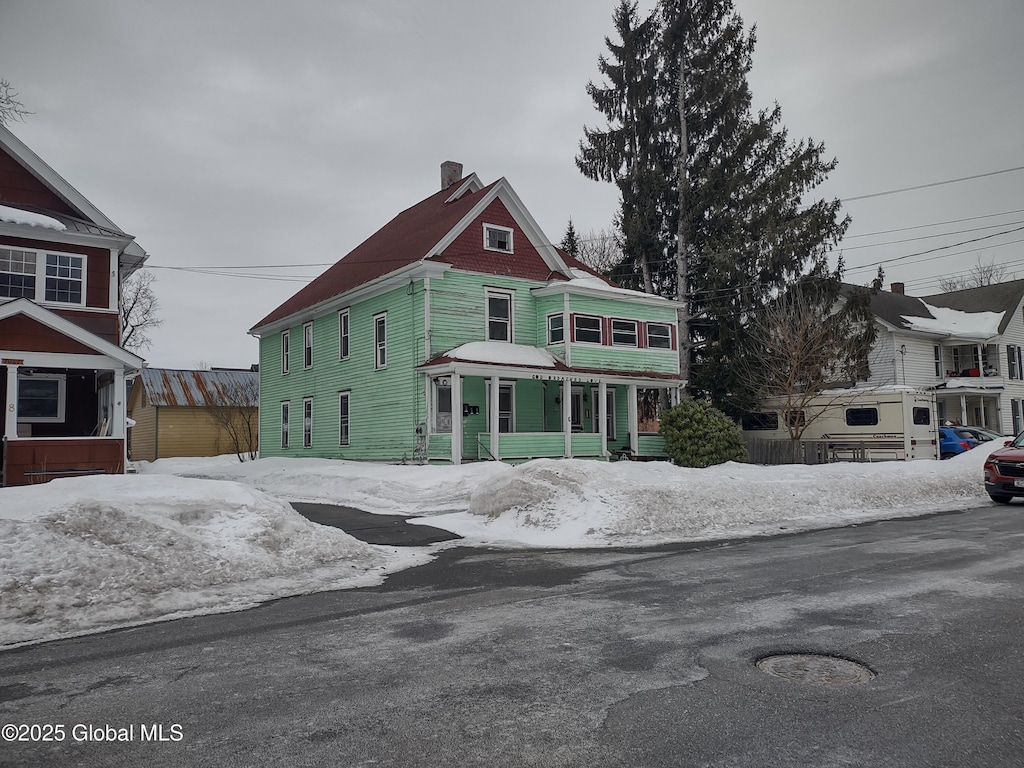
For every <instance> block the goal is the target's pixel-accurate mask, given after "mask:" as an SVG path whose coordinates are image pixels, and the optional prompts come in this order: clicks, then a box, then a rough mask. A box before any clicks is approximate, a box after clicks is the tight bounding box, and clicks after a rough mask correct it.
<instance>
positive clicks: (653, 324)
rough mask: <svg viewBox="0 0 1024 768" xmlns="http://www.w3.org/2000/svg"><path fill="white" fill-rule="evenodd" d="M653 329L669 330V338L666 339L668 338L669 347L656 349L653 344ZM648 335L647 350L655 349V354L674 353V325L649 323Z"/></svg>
mask: <svg viewBox="0 0 1024 768" xmlns="http://www.w3.org/2000/svg"><path fill="white" fill-rule="evenodd" d="M652 327H659V328H667V329H668V336H667V337H666V338H668V346H667V347H656V346H654V345H652V344H651V328H652ZM646 334H647V348H648V349H653V350H654V351H655V352H672V351H673V350H672V324H671V323H651V322H649V323H647V329H646ZM659 338H662V337H659Z"/></svg>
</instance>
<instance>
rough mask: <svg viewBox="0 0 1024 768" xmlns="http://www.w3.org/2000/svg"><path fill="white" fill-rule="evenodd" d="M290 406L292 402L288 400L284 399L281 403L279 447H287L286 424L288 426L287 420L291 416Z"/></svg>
mask: <svg viewBox="0 0 1024 768" xmlns="http://www.w3.org/2000/svg"><path fill="white" fill-rule="evenodd" d="M291 408H292V404H291V403H290V402H289V401H288V400H285V401H284V402H283V403H281V447H282V448H287V447H288V426H289V424H288V422H289V419H290V418H291Z"/></svg>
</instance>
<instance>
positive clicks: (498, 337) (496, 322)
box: [486, 290, 512, 341]
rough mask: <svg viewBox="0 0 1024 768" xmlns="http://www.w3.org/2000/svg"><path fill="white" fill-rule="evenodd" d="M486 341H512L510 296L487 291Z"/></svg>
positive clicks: (504, 292) (502, 292)
mask: <svg viewBox="0 0 1024 768" xmlns="http://www.w3.org/2000/svg"><path fill="white" fill-rule="evenodd" d="M486 298H487V340H488V341H512V294H511V293H508V292H506V291H490V290H489V291H487V294H486Z"/></svg>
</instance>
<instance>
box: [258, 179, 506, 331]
mask: <svg viewBox="0 0 1024 768" xmlns="http://www.w3.org/2000/svg"><path fill="white" fill-rule="evenodd" d="M495 183H497V182H495ZM491 186H493V185H491ZM489 189H490V187H484V188H483V189H481V190H480V191H478V192H466V193H465V194H464V195H462V197H460V198H459V199H458V200H454V201H452V202H451V203H447V204H445V200H447V199H448V198H449V197H451V196H452V193H453V192H454V190H453V189H452V188H448V189H442V190H441V191H439V192H436V193H435V194H433V195H431V196H430V197H428V198H427V199H426V200H423V201H422V202H420V203H417V204H416V205H414V206H413V207H412V208H408V209H406V210H404V211H402V212H401V213H400V214H398V215H397V216H395V218H393V219H392V220H391V221H389V222H388V223H387V224H385V225H384V226H383V227H381V228H380V229H379V230H377V231H376V232H375V233H374V234H372V235H370V237H368V238H367V239H366V240H364V241H363V242H362V243H360V244H359V245H357V246H356V247H355V249H353V250H352V251H351V252H350V253H349V254H348V255H347V256H345V257H344V258H342V259H341V260H340V261H339V262H338V263H337V264H335V265H334V266H333V267H331V268H329V269H328V270H327V271H326V272H324V273H323V274H322V275H320V276H319V277H318V278H316V279H315V280H313V282H311V283H310V284H309V285H307V286H306V287H305V288H303V289H302V290H301V291H299V292H298V293H296V294H295V295H294V296H292V297H291V298H290V299H288V300H287V301H286V302H284V303H283V304H282V305H281V306H279V307H278V308H277V309H275V310H274V311H273V312H271V313H270V314H269V315H267V316H266V317H264V318H263V319H262V320H260V321H259V322H258V323H257V324H256V325H255V326H254V327H255V328H259V327H261V326H263V325H267V324H268V323H272V322H274V321H275V320H282V319H284V318H286V317H288V316H289V315H292V314H295V313H296V312H300V311H301V310H303V309H306V308H307V307H312V306H314V305H316V304H319V303H320V302H322V301H326V300H327V299H330V298H332V297H334V296H338V295H339V294H342V293H345V291H350V290H352V289H353V288H358V287H359V286H360V285H363V284H365V283H368V282H370V281H371V280H375V279H376V278H378V277H383V276H384V275H386V274H388V273H389V272H394V271H395V270H397V269H401V268H402V267H406V266H408V265H409V264H413V263H414V262H417V261H419V260H421V259H422V258H423V257H424V256H428V255H429V254H427V253H426V249H428V248H431V247H433V246H434V245H435V244H436V243H438V242H439V241H440V240H441V238H443V237H444V236H445V235H446V234H448V233H449V232H450V231H451V230H452V228H453V227H454V226H455V225H456V224H458V223H459V221H460V220H461V219H462V217H463V216H465V215H466V214H467V213H469V211H470V209H471V208H472V207H473V206H474V205H476V204H477V202H479V201H480V197H481V196H482V195H485V194H487V191H488V190H489Z"/></svg>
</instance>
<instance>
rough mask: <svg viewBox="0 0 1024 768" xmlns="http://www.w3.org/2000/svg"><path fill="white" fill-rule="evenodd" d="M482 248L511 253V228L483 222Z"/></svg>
mask: <svg viewBox="0 0 1024 768" xmlns="http://www.w3.org/2000/svg"><path fill="white" fill-rule="evenodd" d="M484 248H485V249H486V250H488V251H501V252H502V253H512V230H511V229H509V228H508V227H499V226H496V225H494V224H484Z"/></svg>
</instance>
